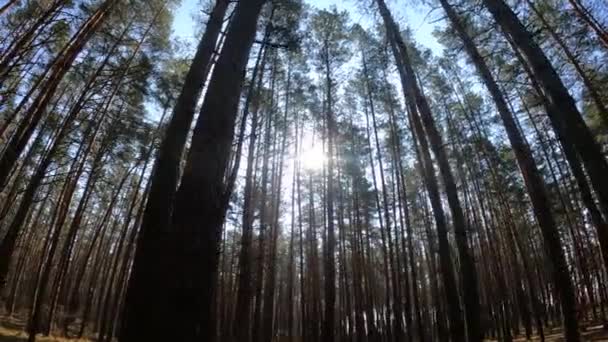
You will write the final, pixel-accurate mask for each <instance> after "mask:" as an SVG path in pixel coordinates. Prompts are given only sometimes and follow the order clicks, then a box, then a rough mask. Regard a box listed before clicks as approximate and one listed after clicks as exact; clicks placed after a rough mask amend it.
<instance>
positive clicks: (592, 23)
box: [568, 0, 608, 49]
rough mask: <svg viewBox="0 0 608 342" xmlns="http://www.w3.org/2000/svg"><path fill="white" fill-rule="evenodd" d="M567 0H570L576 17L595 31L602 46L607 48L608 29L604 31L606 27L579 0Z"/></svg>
mask: <svg viewBox="0 0 608 342" xmlns="http://www.w3.org/2000/svg"><path fill="white" fill-rule="evenodd" d="M568 2H570V4H571V5H572V8H573V9H574V12H576V15H578V17H579V18H580V19H581V20H582V21H583V22H584V23H585V24H587V25H589V27H591V29H592V30H593V32H595V34H596V35H597V37H598V38H599V39H600V41H601V42H602V44H603V45H604V47H605V48H607V49H608V31H606V29H605V28H604V27H602V24H601V23H600V22H599V21H597V19H595V18H594V17H593V15H592V14H591V13H590V12H589V10H588V9H587V8H585V6H584V5H583V3H582V2H581V0H568Z"/></svg>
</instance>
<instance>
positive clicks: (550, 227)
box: [440, 0, 576, 324]
mask: <svg viewBox="0 0 608 342" xmlns="http://www.w3.org/2000/svg"><path fill="white" fill-rule="evenodd" d="M440 2H441V5H442V6H443V8H444V10H445V11H446V13H447V15H448V18H449V19H450V22H451V23H452V27H453V28H454V29H455V30H456V32H457V34H458V35H459V37H460V39H461V40H462V42H463V43H464V47H465V50H466V51H467V53H468V55H469V57H470V58H471V60H472V61H473V64H475V66H476V68H477V71H478V72H479V74H480V77H481V79H482V80H483V82H484V84H485V86H486V88H487V89H488V91H489V92H490V95H491V96H492V99H493V100H494V103H495V104H496V108H497V109H498V113H499V115H500V117H501V119H502V121H503V124H504V127H505V130H506V132H507V136H508V137H509V141H510V142H511V146H512V148H513V152H514V153H515V157H516V160H517V163H518V165H519V168H520V171H521V173H522V176H523V179H524V183H525V185H526V188H527V190H528V195H529V196H530V200H531V202H532V207H533V210H534V215H535V217H536V219H537V222H538V225H539V226H540V228H541V231H542V234H543V239H544V242H545V244H546V246H547V251H548V256H549V258H550V260H551V262H552V263H553V272H554V278H555V280H556V281H558V280H559V282H557V283H556V285H557V286H558V287H559V288H563V290H561V291H560V293H562V296H563V295H564V294H563V292H564V291H566V292H567V291H572V283H571V280H570V276H569V275H568V266H567V264H566V259H565V256H564V254H563V249H562V243H561V241H560V237H559V230H558V228H557V225H556V223H555V220H554V218H553V215H552V213H551V206H550V204H551V201H550V200H549V197H548V195H547V189H546V186H545V182H544V179H543V177H542V175H541V174H540V171H539V170H538V168H537V167H536V164H535V161H534V158H533V156H532V152H531V151H530V148H529V146H528V145H527V144H526V142H525V141H524V139H523V137H522V136H521V133H520V132H519V129H518V127H517V124H516V122H515V119H514V118H513V114H512V113H511V111H510V110H509V107H508V106H507V103H506V101H505V99H504V97H503V95H502V92H501V91H500V88H499V86H498V84H497V83H496V81H495V80H494V78H493V76H492V73H491V71H490V69H489V68H488V66H487V64H486V63H485V61H484V60H483V57H482V56H481V54H480V53H479V51H478V50H477V47H476V46H475V43H474V42H473V40H472V39H471V37H470V36H469V35H468V33H467V32H466V29H465V27H464V26H463V25H462V23H461V21H460V18H459V17H458V14H457V13H456V11H455V10H454V8H453V7H452V6H451V5H450V4H449V3H448V2H447V0H440ZM565 295H568V294H565ZM571 295H573V294H571ZM562 298H563V297H562ZM570 300H571V301H572V300H574V298H571V299H570ZM571 301H569V300H564V299H562V300H561V304H562V311H563V312H564V319H574V320H575V321H574V324H576V317H569V316H567V315H566V313H567V312H568V310H571V309H572V308H569V307H567V305H569V304H570V305H572V304H574V303H572V302H571ZM567 324H572V323H571V322H570V323H567Z"/></svg>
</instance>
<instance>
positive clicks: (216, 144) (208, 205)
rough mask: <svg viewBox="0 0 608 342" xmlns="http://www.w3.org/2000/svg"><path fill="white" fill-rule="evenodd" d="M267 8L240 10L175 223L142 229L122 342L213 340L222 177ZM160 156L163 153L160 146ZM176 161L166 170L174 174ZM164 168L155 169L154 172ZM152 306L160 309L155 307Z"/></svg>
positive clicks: (253, 4) (250, 5) (257, 3)
mask: <svg viewBox="0 0 608 342" xmlns="http://www.w3.org/2000/svg"><path fill="white" fill-rule="evenodd" d="M264 2H265V1H263V0H252V1H247V2H239V3H238V4H237V7H236V9H235V15H234V18H233V19H232V22H231V24H230V27H229V30H228V33H227V36H226V42H225V45H224V48H223V50H222V53H221V55H220V57H219V59H218V61H217V63H216V65H215V69H214V72H213V76H212V77H211V80H210V83H209V89H208V91H207V94H206V96H205V101H204V102H203V106H202V108H201V112H200V116H199V120H198V122H197V124H196V127H195V129H194V134H193V137H192V146H191V149H190V151H189V154H188V157H187V161H186V166H185V170H184V175H183V176H182V179H181V185H180V188H179V190H178V191H177V193H176V196H175V203H174V204H175V205H174V207H175V208H174V212H173V216H172V220H171V223H170V224H167V225H166V226H163V225H164V224H165V223H168V222H167V220H166V219H164V218H163V220H162V221H163V222H151V223H155V224H156V225H154V226H146V225H144V226H142V232H141V234H142V235H141V236H142V238H141V239H140V241H139V246H138V248H137V252H136V257H135V264H134V269H133V274H132V278H131V284H130V287H129V294H128V295H127V303H126V310H125V314H124V320H123V326H122V332H121V341H125V342H128V341H141V340H150V341H163V340H173V341H193V340H196V339H202V340H205V341H213V340H214V339H215V328H214V327H215V323H214V318H213V314H212V311H213V297H214V292H215V286H216V276H217V265H218V247H219V241H220V236H221V227H222V224H223V221H224V217H225V211H224V210H222V209H221V208H223V203H224V201H225V196H227V195H229V194H226V193H225V184H224V177H225V175H226V170H227V168H228V160H229V155H230V150H231V148H232V141H233V136H234V132H233V131H234V126H235V123H236V112H237V108H238V103H239V98H240V93H241V86H242V79H243V77H244V71H245V67H246V64H247V60H248V57H249V52H250V49H251V45H252V44H253V40H254V37H255V33H256V25H257V20H258V17H259V14H260V11H261V9H262V5H263V4H264ZM193 103H196V100H194V101H193ZM172 139H176V137H175V136H167V137H166V138H165V141H167V140H172ZM177 139H181V138H179V137H177ZM184 139H185V137H184ZM165 144H166V143H164V144H163V145H165ZM161 150H165V149H164V148H163V147H161ZM175 152H176V151H173V150H170V149H167V150H165V151H161V155H162V154H163V153H175ZM177 152H179V151H177ZM180 154H181V153H178V155H180ZM166 157H169V155H167V156H166ZM179 159H180V158H177V159H176V160H173V163H169V164H167V165H165V167H167V168H169V169H173V170H176V168H177V167H178V164H179ZM159 160H162V157H161V156H159ZM159 167H160V166H159V164H158V163H157V165H156V168H157V169H158V168H159ZM176 174H177V172H175V173H174V175H176ZM154 178H155V180H158V181H159V182H170V183H171V184H175V182H174V181H173V180H174V179H175V178H176V177H171V176H170V177H159V176H156V175H155V176H154ZM153 188H154V186H153ZM158 190H159V189H151V193H150V198H149V201H150V200H152V199H153V194H155V195H154V196H159V197H164V196H167V192H157V191H158ZM171 192H172V191H171V190H169V192H168V193H169V194H170V193H171ZM168 203H170V201H169V202H168ZM154 204H157V205H158V204H161V206H160V207H158V206H154V205H151V204H150V202H148V208H147V211H148V212H150V211H154V210H163V211H164V210H166V208H164V207H163V206H162V204H167V201H166V200H162V201H157V202H156V203H154ZM167 216H168V215H167ZM155 230H156V231H155ZM149 301H154V302H155V303H156V305H155V306H154V307H152V308H151V307H150V306H149V305H148V304H147V303H149Z"/></svg>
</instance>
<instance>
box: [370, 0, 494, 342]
mask: <svg viewBox="0 0 608 342" xmlns="http://www.w3.org/2000/svg"><path fill="white" fill-rule="evenodd" d="M377 3H378V5H379V7H380V12H381V15H382V18H383V20H384V23H385V26H386V28H387V31H388V32H389V33H390V35H391V38H390V39H391V40H392V41H393V42H394V43H393V44H394V51H395V57H396V58H399V59H400V63H401V64H402V71H403V76H404V77H405V80H406V83H405V85H406V87H407V88H406V95H407V96H408V101H410V102H413V103H415V104H416V106H417V107H418V114H419V115H420V119H421V123H422V125H423V127H424V129H423V131H420V132H418V138H419V139H421V138H422V134H424V133H423V132H425V133H426V135H427V136H428V142H429V143H430V147H431V149H432V150H433V154H434V155H435V158H436V160H437V162H438V164H439V171H440V174H441V176H442V179H443V181H444V185H445V191H446V195H447V200H448V204H449V207H450V211H451V214H452V220H453V225H454V235H455V240H456V246H457V249H458V254H459V257H460V271H461V272H462V287H463V303H464V308H465V315H466V323H467V324H466V330H467V336H468V340H469V341H481V340H482V339H483V332H482V330H481V324H480V319H481V317H480V310H481V309H480V303H479V289H478V284H477V271H476V269H475V261H474V258H473V256H472V255H471V252H470V248H469V244H468V238H467V224H466V221H465V218H464V214H463V211H462V207H461V205H460V200H459V198H458V193H457V187H456V182H455V180H454V176H453V174H452V171H451V167H450V165H449V162H448V159H447V155H446V153H445V150H444V148H443V142H442V139H441V136H440V134H439V132H438V130H437V128H436V125H435V122H434V119H433V117H432V114H431V111H430V108H429V105H428V102H427V100H426V98H425V96H424V94H422V91H421V89H420V88H419V86H418V83H417V80H416V76H415V72H414V69H413V67H412V65H411V61H410V58H409V55H408V52H407V47H406V46H405V43H404V42H403V39H402V38H401V37H400V33H399V29H398V28H397V25H396V23H395V22H394V20H393V18H392V16H391V14H390V12H389V10H388V8H387V6H386V3H385V2H384V0H377ZM431 171H432V169H431V170H427V172H431ZM453 304H455V303H453ZM453 313H455V311H453ZM452 319H454V317H452ZM454 328H455V327H454ZM452 332H453V336H454V337H455V338H456V336H458V338H462V336H463V334H462V333H460V332H456V331H455V330H452Z"/></svg>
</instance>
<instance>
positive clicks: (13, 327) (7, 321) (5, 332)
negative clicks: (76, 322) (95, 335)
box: [0, 317, 90, 342]
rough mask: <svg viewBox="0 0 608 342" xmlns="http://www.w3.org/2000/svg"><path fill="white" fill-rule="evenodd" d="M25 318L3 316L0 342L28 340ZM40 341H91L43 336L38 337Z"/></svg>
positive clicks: (0, 326) (88, 341)
mask: <svg viewBox="0 0 608 342" xmlns="http://www.w3.org/2000/svg"><path fill="white" fill-rule="evenodd" d="M23 326H24V322H23V319H20V318H16V317H12V318H7V317H2V318H1V319H0V342H23V341H27V336H28V335H27V333H26V332H25V331H24V329H23ZM36 341H38V342H90V340H88V339H69V338H65V337H55V336H42V335H38V336H37V337H36Z"/></svg>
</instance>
